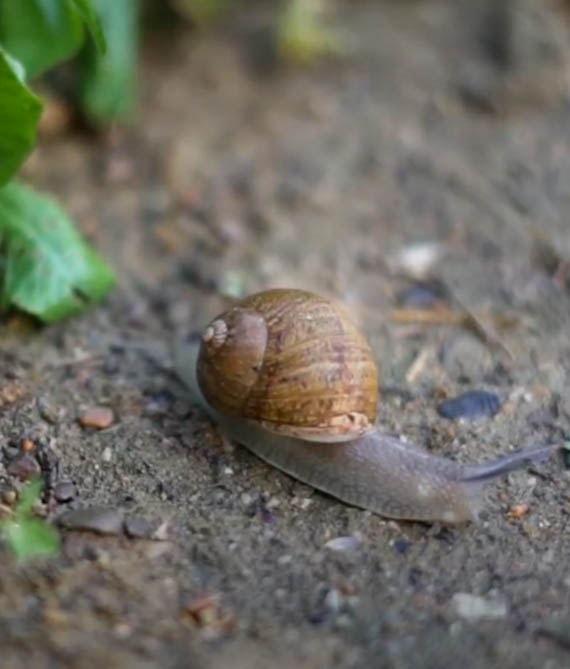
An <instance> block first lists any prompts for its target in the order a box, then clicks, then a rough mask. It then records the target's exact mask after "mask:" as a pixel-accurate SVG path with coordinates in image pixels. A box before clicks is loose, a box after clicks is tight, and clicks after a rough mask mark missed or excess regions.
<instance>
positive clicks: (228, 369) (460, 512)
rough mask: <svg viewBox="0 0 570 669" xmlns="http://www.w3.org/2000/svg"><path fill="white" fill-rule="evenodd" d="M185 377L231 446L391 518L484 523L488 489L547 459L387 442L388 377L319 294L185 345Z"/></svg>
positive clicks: (273, 295)
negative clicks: (470, 455) (382, 388)
mask: <svg viewBox="0 0 570 669" xmlns="http://www.w3.org/2000/svg"><path fill="white" fill-rule="evenodd" d="M174 364H175V369H176V373H177V374H178V376H179V377H180V378H181V379H182V380H183V381H184V382H185V384H186V385H187V386H188V387H189V388H190V390H191V392H192V394H193V396H194V398H195V399H196V400H197V402H198V403H199V404H200V405H201V406H202V407H203V408H204V409H205V410H206V411H207V412H208V413H209V414H210V416H211V417H212V418H213V419H214V421H215V422H216V423H217V424H218V425H219V427H220V428H221V430H222V431H223V432H224V433H225V434H226V435H227V436H228V437H229V438H231V439H233V440H235V441H237V442H238V443H241V444H242V445H244V446H246V447H247V448H249V449H250V450H251V451H252V452H253V453H255V454H256V455H257V456H258V457H260V458H261V459H263V460H265V461H266V462H268V463H269V464H271V465H273V466H275V467H277V468H278V469H280V470H282V471H283V472H285V473H287V474H289V475H291V476H293V477H294V478H296V479H298V480H300V481H302V482H304V483H306V484H308V485H310V486H312V487H314V488H316V489H318V490H321V491H323V492H325V493H328V494H329V495H331V496H333V497H335V498H337V499H340V500H341V501H343V502H345V503H348V504H350V505H353V506H356V507H360V508H364V509H369V510H371V511H373V512H376V513H378V514H380V515H382V516H385V517H389V518H394V519H405V520H416V521H424V522H443V523H450V524H457V523H463V522H466V521H470V520H477V519H478V517H479V513H480V510H481V509H482V506H483V490H484V488H485V485H486V484H487V483H488V482H489V481H491V480H493V479H495V478H497V477H499V476H502V475H504V474H506V473H507V472H509V471H512V470H514V469H517V468H520V467H523V466H525V465H527V464H529V463H531V462H537V461H541V460H544V459H546V458H548V457H549V456H550V455H551V454H552V453H553V452H554V451H555V450H557V448H558V447H557V446H556V445H546V446H537V447H535V448H531V449H528V450H523V451H519V452H516V453H513V454H509V455H506V456H503V457H501V458H498V459H496V460H492V461H489V462H486V463H483V464H478V465H477V464H461V463H458V462H455V461H453V460H450V459H448V458H444V457H440V456H436V455H433V454H430V453H428V452H426V451H423V450H421V449H420V448H417V447H415V446H412V445H411V444H409V443H407V442H405V441H403V440H401V439H398V438H396V437H393V436H390V435H388V434H385V433H383V432H382V431H381V430H380V429H379V428H378V426H377V406H378V398H379V382H378V372H377V367H376V364H375V361H374V357H373V354H372V351H371V350H370V348H369V346H368V344H367V342H366V340H365V339H364V337H363V336H362V335H361V334H360V333H359V331H358V329H357V328H356V326H355V325H354V324H353V322H352V321H351V319H350V317H349V315H348V313H347V311H346V310H345V308H344V307H342V306H341V305H339V304H335V303H333V302H331V301H329V300H326V299H324V298H322V297H319V296H318V295H315V294H313V293H310V292H307V291H301V290H292V289H273V290H267V291H264V292H261V293H257V294H254V295H251V296H249V297H246V298H245V299H243V300H242V301H241V302H239V303H237V304H236V305H235V306H233V307H232V308H230V309H229V310H228V311H226V312H225V313H223V314H221V315H219V316H217V317H216V318H215V319H214V320H213V321H212V322H211V323H210V324H209V325H207V326H206V327H205V329H204V330H203V332H202V334H201V338H200V341H199V342H198V341H196V338H195V337H192V336H190V337H183V338H180V339H178V340H177V341H176V343H175V346H174Z"/></svg>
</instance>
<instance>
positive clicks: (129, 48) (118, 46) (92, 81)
mask: <svg viewBox="0 0 570 669" xmlns="http://www.w3.org/2000/svg"><path fill="white" fill-rule="evenodd" d="M93 4H94V5H95V7H96V9H97V13H98V15H99V17H100V19H101V25H102V26H103V31H104V33H105V37H106V42H107V50H106V52H105V54H103V55H98V54H97V52H96V51H95V49H93V48H92V47H91V45H89V44H88V45H86V48H85V49H84V51H83V53H82V58H81V62H80V67H81V70H80V71H81V82H80V101H81V105H82V107H83V109H84V111H85V113H86V114H87V116H88V117H89V118H91V119H92V120H93V121H95V122H97V123H106V122H108V121H111V120H128V119H130V117H131V116H132V113H133V107H134V100H135V96H136V65H137V54H138V37H139V33H138V3H137V0H120V2H119V1H118V0H94V1H93Z"/></svg>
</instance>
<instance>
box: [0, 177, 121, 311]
mask: <svg viewBox="0 0 570 669" xmlns="http://www.w3.org/2000/svg"><path fill="white" fill-rule="evenodd" d="M0 262H1V265H0V269H1V270H2V277H1V279H0V285H1V288H0V299H1V303H2V305H3V306H4V307H6V306H8V305H12V306H14V307H17V308H18V309H21V310H22V311H26V312H28V313H30V314H33V315H34V316H37V317H38V318H40V319H41V320H43V321H45V322H48V323H51V322H54V321H58V320H60V319H62V318H66V317H67V316H70V315H72V314H75V313H78V312H80V311H82V310H83V309H85V308H86V307H88V306H90V305H91V304H92V303H94V302H96V301H97V300H100V299H101V298H103V297H104V296H105V295H106V294H107V292H108V291H109V290H110V288H111V287H112V285H113V283H114V275H113V273H112V271H111V270H110V269H109V268H108V267H107V265H106V264H105V263H104V262H103V260H102V259H101V258H100V257H99V256H98V255H97V254H96V253H95V251H93V250H92V249H91V248H90V247H89V246H87V245H86V244H85V242H84V241H83V239H82V238H81V236H80V234H79V233H78V231H77V230H76V229H75V227H74V226H73V224H72V222H71V221H70V219H69V218H68V216H67V214H66V213H65V211H64V210H63V209H62V208H61V207H60V205H59V204H58V203H57V202H56V201H55V200H53V199H51V198H49V197H47V196H45V195H42V194H40V193H37V192H35V191H34V190H32V189H30V188H28V187H26V186H23V185H22V184H18V183H10V184H8V185H6V186H4V188H2V189H1V190H0Z"/></svg>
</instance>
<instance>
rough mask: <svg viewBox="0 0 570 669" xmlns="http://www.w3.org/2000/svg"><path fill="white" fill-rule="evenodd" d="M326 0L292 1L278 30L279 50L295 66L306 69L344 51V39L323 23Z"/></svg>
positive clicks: (282, 16) (288, 4)
mask: <svg viewBox="0 0 570 669" xmlns="http://www.w3.org/2000/svg"><path fill="white" fill-rule="evenodd" d="M324 9H325V3H324V2H323V0H289V2H288V3H287V4H286V6H285V9H284V10H283V12H282V15H281V18H280V21H279V26H278V47H279V51H280V53H281V55H282V57H283V58H284V59H285V60H286V61H288V62H291V63H296V64H299V65H306V64H308V63H311V62H312V61H314V60H315V59H317V58H319V57H320V56H324V55H328V54H334V53H340V52H342V51H343V50H344V47H343V44H342V40H341V37H340V35H339V34H338V33H337V32H335V31H333V30H331V29H329V28H327V27H326V26H325V24H324V22H323V17H322V14H323V13H324Z"/></svg>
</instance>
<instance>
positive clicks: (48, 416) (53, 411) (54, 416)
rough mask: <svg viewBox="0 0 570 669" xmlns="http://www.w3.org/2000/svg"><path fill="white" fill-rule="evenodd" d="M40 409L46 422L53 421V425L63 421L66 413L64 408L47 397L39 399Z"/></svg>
mask: <svg viewBox="0 0 570 669" xmlns="http://www.w3.org/2000/svg"><path fill="white" fill-rule="evenodd" d="M38 411H39V414H40V416H41V417H42V418H43V419H44V420H45V421H46V423H51V424H52V425H57V423H59V422H61V419H62V418H63V415H64V410H63V409H62V408H60V407H56V406H55V405H54V404H52V403H51V402H50V401H49V400H48V399H46V398H45V397H40V398H39V399H38Z"/></svg>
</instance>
